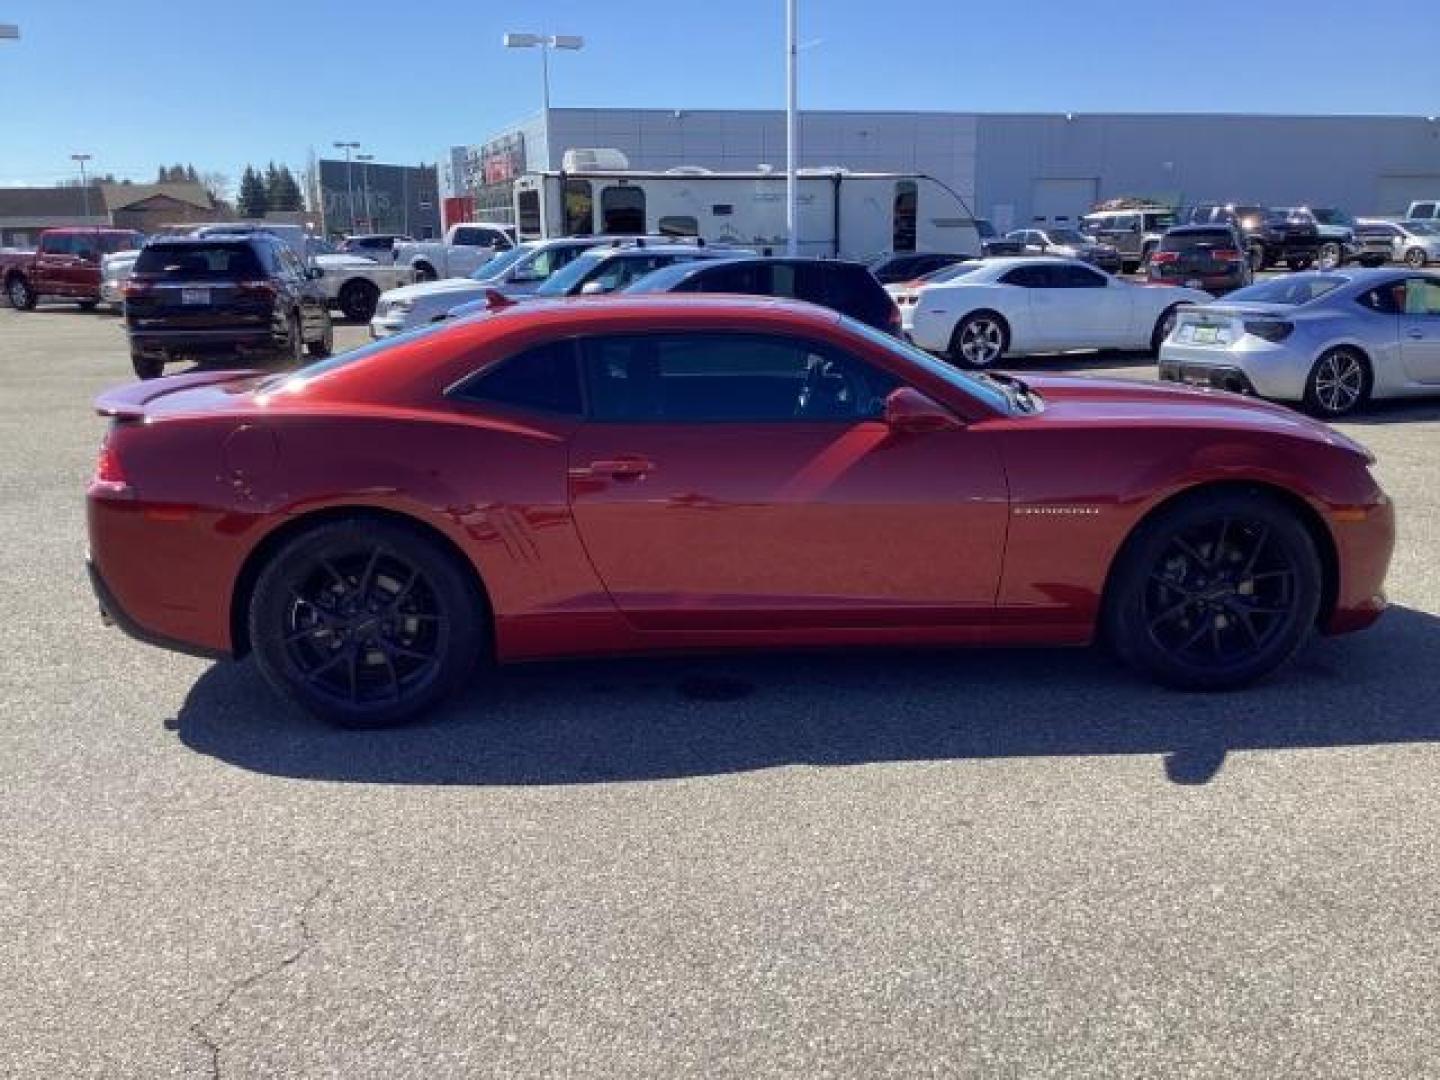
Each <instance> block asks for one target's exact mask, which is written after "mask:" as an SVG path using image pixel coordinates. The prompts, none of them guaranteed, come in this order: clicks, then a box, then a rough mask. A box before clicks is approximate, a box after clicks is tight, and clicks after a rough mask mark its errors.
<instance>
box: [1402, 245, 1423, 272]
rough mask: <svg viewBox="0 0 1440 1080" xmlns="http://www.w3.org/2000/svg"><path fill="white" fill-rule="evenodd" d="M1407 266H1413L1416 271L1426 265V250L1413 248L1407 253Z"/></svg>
mask: <svg viewBox="0 0 1440 1080" xmlns="http://www.w3.org/2000/svg"><path fill="white" fill-rule="evenodd" d="M1405 265H1406V266H1413V267H1415V268H1416V269H1419V268H1420V267H1422V266H1424V265H1425V249H1424V248H1418V247H1413V248H1411V249H1410V250H1409V251H1407V252H1405Z"/></svg>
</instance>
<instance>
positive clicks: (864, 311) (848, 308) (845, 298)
mask: <svg viewBox="0 0 1440 1080" xmlns="http://www.w3.org/2000/svg"><path fill="white" fill-rule="evenodd" d="M825 271H826V273H825V277H826V279H827V282H828V285H829V293H830V306H831V307H833V308H834V309H835V310H836V311H843V312H844V313H845V314H846V315H850V316H853V317H854V318H857V319H859V320H860V321H861V322H866V323H872V324H876V323H880V322H883V321H884V318H885V316H886V315H887V314H888V313H889V311H890V297H889V296H888V295H887V294H886V292H885V289H884V287H883V286H881V285H880V283H879V282H878V281H876V280H875V276H874V275H873V274H871V273H870V271H869V270H867V269H865V267H863V266H854V265H850V264H846V263H832V264H830V265H829V266H827V267H825Z"/></svg>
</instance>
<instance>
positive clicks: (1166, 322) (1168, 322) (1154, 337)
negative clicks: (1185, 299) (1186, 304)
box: [1150, 304, 1180, 353]
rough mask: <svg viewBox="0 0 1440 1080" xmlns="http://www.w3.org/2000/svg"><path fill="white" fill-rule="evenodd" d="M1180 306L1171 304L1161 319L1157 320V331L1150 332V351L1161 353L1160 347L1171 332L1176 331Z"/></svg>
mask: <svg viewBox="0 0 1440 1080" xmlns="http://www.w3.org/2000/svg"><path fill="white" fill-rule="evenodd" d="M1179 315H1180V305H1179V304H1171V305H1170V306H1169V307H1168V308H1166V309H1165V310H1164V311H1162V312H1161V313H1160V318H1158V319H1156V320H1155V329H1154V330H1152V331H1151V332H1150V351H1151V352H1152V353H1159V352H1160V346H1161V345H1162V344H1163V343H1164V341H1165V339H1166V338H1167V337H1169V336H1170V331H1171V330H1173V329H1175V320H1176V319H1177V318H1179Z"/></svg>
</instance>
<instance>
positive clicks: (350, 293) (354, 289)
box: [337, 281, 380, 322]
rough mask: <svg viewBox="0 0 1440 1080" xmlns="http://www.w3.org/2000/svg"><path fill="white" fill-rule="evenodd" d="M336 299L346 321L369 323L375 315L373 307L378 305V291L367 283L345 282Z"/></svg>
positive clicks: (371, 284)
mask: <svg viewBox="0 0 1440 1080" xmlns="http://www.w3.org/2000/svg"><path fill="white" fill-rule="evenodd" d="M337 299H338V302H339V304H340V310H341V311H342V312H344V313H345V317H346V318H347V319H354V320H355V321H356V322H369V321H370V318H371V316H373V315H374V314H375V305H376V304H378V303H380V290H379V289H377V288H376V287H375V286H374V284H373V283H371V282H369V281H347V282H346V283H345V284H344V285H343V286H342V287H341V289H340V295H339V297H338V298H337Z"/></svg>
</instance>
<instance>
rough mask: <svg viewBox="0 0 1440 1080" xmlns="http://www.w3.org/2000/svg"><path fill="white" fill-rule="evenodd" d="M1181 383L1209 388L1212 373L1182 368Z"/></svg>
mask: <svg viewBox="0 0 1440 1080" xmlns="http://www.w3.org/2000/svg"><path fill="white" fill-rule="evenodd" d="M1180 381H1181V382H1183V383H1186V384H1187V385H1190V386H1209V385H1210V373H1209V372H1208V371H1197V370H1196V369H1194V368H1181V369H1180Z"/></svg>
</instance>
